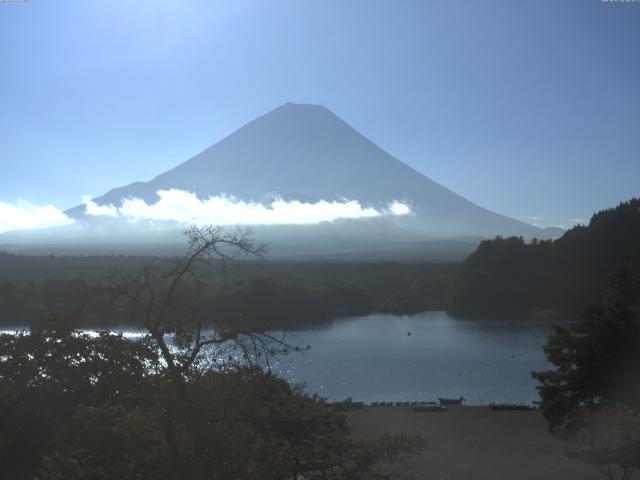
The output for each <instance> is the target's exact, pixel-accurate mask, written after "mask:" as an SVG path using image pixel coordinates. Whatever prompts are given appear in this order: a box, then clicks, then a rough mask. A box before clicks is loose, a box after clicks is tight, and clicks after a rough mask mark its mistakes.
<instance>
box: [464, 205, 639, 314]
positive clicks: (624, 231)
mask: <svg viewBox="0 0 640 480" xmlns="http://www.w3.org/2000/svg"><path fill="white" fill-rule="evenodd" d="M622 266H627V267H629V268H631V269H632V270H633V271H634V272H636V273H637V272H640V199H633V200H630V201H628V202H625V203H621V204H620V205H619V206H617V207H616V208H613V209H609V210H604V211H601V212H599V213H597V214H595V215H594V216H593V217H592V218H591V221H590V222H589V225H587V226H577V227H574V228H573V229H571V230H569V231H568V232H566V233H565V234H564V235H563V236H562V237H561V238H559V239H557V240H546V241H537V240H534V241H532V242H531V243H528V244H527V243H525V242H524V240H523V239H522V238H516V237H512V238H500V237H498V238H496V239H495V240H487V241H484V242H482V243H481V244H480V246H479V247H478V249H477V250H476V251H475V252H474V253H473V254H472V255H471V256H470V257H469V258H468V259H467V260H465V261H464V262H463V264H462V265H461V267H460V271H459V273H458V275H457V277H456V280H455V284H454V292H453V302H452V310H453V311H454V312H455V313H456V314H459V315H462V316H465V317H494V318H495V317H498V316H503V317H504V316H509V317H512V318H529V317H531V316H533V317H547V318H556V317H558V318H566V319H575V318H576V316H577V314H578V312H579V311H580V308H581V307H582V306H583V305H586V304H589V303H592V302H593V301H594V300H596V299H601V298H602V297H603V295H604V293H605V290H606V289H607V279H608V278H609V277H610V276H611V275H612V274H614V273H615V272H616V271H617V270H618V269H619V268H620V267H622Z"/></svg>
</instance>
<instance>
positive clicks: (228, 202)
mask: <svg viewBox="0 0 640 480" xmlns="http://www.w3.org/2000/svg"><path fill="white" fill-rule="evenodd" d="M157 194H158V197H159V199H158V201H157V202H155V203H152V204H148V203H146V202H145V201H144V200H142V199H140V198H126V199H124V200H123V201H122V205H121V206H119V207H116V206H114V205H98V204H96V203H95V202H93V201H92V200H90V199H88V198H84V199H83V202H84V204H85V206H86V213H87V214H88V215H92V216H106V217H118V218H122V219H124V220H126V221H128V222H130V223H141V222H174V223H181V224H197V225H206V224H212V225H310V224H314V223H320V222H332V221H334V220H339V219H359V218H372V217H379V216H382V215H408V214H410V213H411V209H410V208H409V206H408V205H406V204H405V203H402V202H399V201H394V202H391V203H389V204H388V206H387V208H386V209H375V208H372V207H364V206H362V205H361V204H360V202H358V201H356V200H342V201H332V202H328V201H325V200H320V201H318V202H315V203H307V202H300V201H297V200H291V201H287V200H283V199H281V198H274V199H273V200H271V201H270V202H266V203H260V202H245V201H243V200H238V199H236V198H234V197H232V196H228V195H216V196H211V197H209V198H207V199H204V200H201V199H199V198H198V197H197V196H196V195H195V194H194V193H192V192H187V191H184V190H176V189H171V190H159V191H158V192H157Z"/></svg>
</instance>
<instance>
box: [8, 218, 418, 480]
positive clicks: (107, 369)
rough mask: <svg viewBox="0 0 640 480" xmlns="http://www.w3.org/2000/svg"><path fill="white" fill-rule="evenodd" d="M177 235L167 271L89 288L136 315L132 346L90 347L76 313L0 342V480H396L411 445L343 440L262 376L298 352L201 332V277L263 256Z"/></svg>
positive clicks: (241, 245) (119, 340) (310, 407)
mask: <svg viewBox="0 0 640 480" xmlns="http://www.w3.org/2000/svg"><path fill="white" fill-rule="evenodd" d="M188 237H189V251H188V253H187V255H185V256H184V257H182V258H179V259H175V260H174V262H172V263H171V264H170V265H164V267H163V268H152V267H144V268H142V269H140V270H138V271H131V270H129V271H127V272H114V273H112V274H111V275H110V276H109V277H108V278H107V280H106V281H105V282H104V284H102V285H101V286H100V289H99V292H100V293H101V294H102V293H105V292H106V293H108V294H109V296H110V299H111V300H112V301H113V302H115V305H116V308H121V309H123V310H124V311H128V312H132V313H135V315H136V317H135V318H138V319H139V326H140V327H141V328H142V329H144V330H145V331H146V332H147V335H146V336H145V337H144V338H143V339H142V340H140V341H132V340H126V339H124V338H123V337H122V336H117V335H113V334H110V333H102V334H101V335H99V336H98V337H96V338H92V337H90V336H88V335H87V334H81V333H79V332H77V331H76V330H74V329H73V328H72V327H71V328H70V327H69V325H73V324H74V322H75V321H77V320H78V318H80V317H75V318H74V317H73V316H70V317H61V318H60V319H59V320H58V321H54V322H44V323H43V324H42V325H39V326H38V327H34V328H32V329H31V330H30V332H28V333H16V334H5V335H0V463H1V465H2V478H6V479H9V480H27V479H35V478H39V479H49V480H54V479H55V480H58V479H65V480H66V479H78V480H85V479H86V480H102V479H104V480H107V479H121V480H129V479H131V480H143V479H147V480H163V479H167V480H178V479H179V480H182V479H184V480H186V479H189V480H200V479H211V480H214V479H215V480H218V479H219V480H228V479H256V480H257V479H267V480H269V479H278V480H280V479H282V480H289V479H293V480H296V479H335V480H339V479H345V480H346V479H370V478H379V479H390V478H407V475H408V471H407V470H406V469H405V468H404V461H405V460H407V459H408V458H409V456H411V455H412V454H414V453H417V452H419V451H420V450H421V449H422V443H421V440H420V439H419V438H416V437H407V436H403V435H395V436H385V437H383V438H380V439H376V440H373V441H367V442H365V441H354V440H352V439H351V438H350V435H349V430H348V428H347V424H346V420H345V417H344V415H343V412H341V411H339V410H338V409H337V408H336V407H334V406H331V405H328V404H326V403H325V402H324V401H323V400H322V399H319V398H317V397H311V396H308V395H305V394H304V393H302V392H301V391H299V390H297V389H295V388H291V387H290V386H289V385H288V384H287V383H286V382H284V381H283V380H280V379H278V378H275V377H274V376H272V375H271V373H270V369H269V361H270V359H271V358H272V357H273V356H277V355H283V354H287V353H290V352H293V354H295V352H297V351H299V350H301V348H300V347H298V346H295V345H290V344H288V342H287V339H286V337H284V336H278V337H274V336H273V335H271V334H269V333H268V332H266V331H264V330H262V329H260V328H259V327H252V326H249V325H246V324H242V325H241V324H239V323H237V322H231V323H228V324H225V325H218V326H216V328H214V329H205V328H204V327H205V325H206V324H205V323H204V318H205V317H203V316H202V315H201V314H202V310H201V309H200V308H198V307H197V306H196V305H195V304H194V303H193V300H194V299H196V298H197V296H195V295H194V292H197V291H198V288H197V287H198V286H199V285H200V284H201V283H200V273H201V272H203V271H204V270H206V267H209V268H210V267H211V266H212V263H215V262H223V263H227V262H228V261H230V260H232V259H234V258H235V257H236V256H237V255H247V256H251V257H254V258H257V259H260V258H261V256H262V254H263V252H264V250H263V248H262V247H261V246H259V245H255V244H254V243H253V242H252V240H251V238H250V236H249V234H248V232H246V231H245V232H243V231H238V232H236V233H231V234H229V233H226V232H224V231H223V230H222V229H219V228H213V227H208V228H195V227H194V228H192V229H191V230H190V231H189V232H188ZM198 267H199V268H198Z"/></svg>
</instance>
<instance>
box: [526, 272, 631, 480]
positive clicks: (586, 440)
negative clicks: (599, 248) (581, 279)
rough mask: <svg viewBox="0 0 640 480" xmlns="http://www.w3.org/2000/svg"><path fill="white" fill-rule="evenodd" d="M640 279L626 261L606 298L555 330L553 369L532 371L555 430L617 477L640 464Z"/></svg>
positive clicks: (576, 453) (550, 354)
mask: <svg viewBox="0 0 640 480" xmlns="http://www.w3.org/2000/svg"><path fill="white" fill-rule="evenodd" d="M639 280H640V276H638V275H637V273H635V272H634V271H633V270H632V269H631V268H630V267H629V266H625V267H623V268H621V269H620V270H619V271H618V272H617V273H616V274H615V275H614V276H613V277H612V278H611V280H610V282H609V288H608V290H607V292H606V294H605V296H604V300H603V301H602V302H601V303H598V304H592V305H589V306H587V307H585V308H584V309H582V313H581V315H580V316H579V319H578V321H577V322H576V323H575V324H573V325H571V326H569V327H557V328H556V329H555V331H554V333H553V334H552V335H551V336H550V337H549V340H548V342H547V345H546V346H545V354H546V356H547V359H548V360H549V362H550V363H551V364H552V365H553V366H554V369H553V370H549V371H543V372H535V373H534V374H533V376H534V378H535V379H537V380H538V382H539V387H538V389H539V391H540V398H541V403H540V406H541V408H542V412H543V414H544V416H545V418H546V419H547V421H548V423H549V426H550V429H551V432H552V433H553V434H554V435H556V436H558V437H560V438H562V439H565V440H567V442H568V453H569V454H570V455H571V456H573V457H575V458H579V459H581V460H583V461H585V462H587V463H588V464H589V465H591V466H593V467H594V468H596V469H597V470H598V471H599V472H601V473H602V474H604V475H605V477H606V478H609V479H611V480H614V479H616V478H620V479H622V480H627V479H629V478H631V476H632V474H633V472H634V471H635V470H637V469H640V282H639Z"/></svg>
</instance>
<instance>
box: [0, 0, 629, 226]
mask: <svg viewBox="0 0 640 480" xmlns="http://www.w3.org/2000/svg"><path fill="white" fill-rule="evenodd" d="M0 65H1V68H2V70H1V73H2V74H1V75H0V165H1V169H0V202H9V203H11V202H15V201H16V200H17V199H24V200H28V201H31V202H35V203H45V202H46V203H53V204H55V205H56V206H58V207H60V208H67V207H71V206H73V205H75V204H78V203H79V201H80V196H81V195H83V194H90V195H99V194H101V193H104V192H105V191H106V190H108V189H109V188H111V187H114V186H118V185H122V184H126V183H129V182H132V181H134V180H146V179H149V178H151V177H153V176H154V175H156V174H158V173H160V172H162V171H164V170H166V169H168V168H170V167H172V166H174V165H176V164H177V163H179V162H182V161H184V160H186V159H188V158H189V157H191V156H192V155H194V154H196V153H198V152H199V151H200V150H202V149H204V148H205V147H207V146H209V145H210V144H212V143H215V142H216V141H218V140H219V139H221V138H222V137H224V136H225V135H226V134H228V133H230V132H232V131H233V130H234V129H236V128H238V127H240V126H241V125H242V124H244V123H246V122H247V121H249V120H251V119H253V118H254V117H255V116H257V115H260V114H262V113H265V112H266V111H268V110H270V109H272V108H274V107H276V106H278V105H280V104H282V103H284V102H287V101H293V102H301V103H316V104H323V105H325V106H326V107H328V108H329V109H331V110H333V111H334V112H335V113H336V114H338V115H339V116H341V117H342V118H343V119H344V120H346V121H347V122H348V123H350V124H351V125H352V126H354V127H355V128H356V129H358V130H359V131H360V132H362V133H363V134H365V135H366V136H368V137H369V138H370V139H372V140H373V141H374V142H376V143H377V144H378V145H380V146H381V147H383V148H384V149H385V150H387V151H388V152H390V153H391V154H392V155H394V156H396V157H397V158H399V159H400V160H402V161H404V162H406V163H408V164H409V165H411V166H413V167H414V168H416V169H417V170H419V171H421V172H423V173H424V174H426V175H427V176H429V177H431V178H433V179H434V180H436V181H438V182H440V183H442V184H443V185H445V186H447V187H448V188H450V189H452V190H454V191H456V192H458V193H460V194H462V195H463V196H465V197H467V198H469V199H470V200H472V201H475V202H476V203H479V204H480V205H483V206H485V207H487V208H490V209H492V210H494V211H497V212H500V213H504V214H507V215H510V216H513V217H517V218H520V219H526V217H539V218H540V220H533V219H529V221H530V222H532V223H540V224H565V225H569V224H570V219H574V218H588V216H589V215H590V213H591V212H592V211H594V210H597V209H600V208H603V207H607V206H612V205H614V204H616V203H618V202H619V201H621V200H624V199H628V198H629V197H631V196H633V195H640V158H639V153H640V3H635V4H634V3H631V4H621V3H603V2H601V0H575V1H570V0H535V1H517V2H516V1H513V0H503V1H497V0H496V1H489V0H487V1H485V0H467V1H456V0H442V1H427V0H424V1H415V2H411V1H403V0H393V1H391V0H389V1H374V0H364V1H348V2H347V1H344V0H340V1H328V0H322V1H319V0H318V1H304V0H291V1H266V0H262V1H259V0H256V1H244V0H231V1H214V0H208V1H204V0H203V1H185V0H137V1H129V0H102V1H90V0H78V1H52V0H31V1H30V2H28V3H0Z"/></svg>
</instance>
